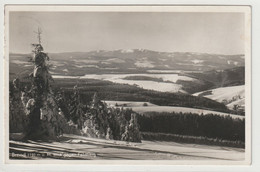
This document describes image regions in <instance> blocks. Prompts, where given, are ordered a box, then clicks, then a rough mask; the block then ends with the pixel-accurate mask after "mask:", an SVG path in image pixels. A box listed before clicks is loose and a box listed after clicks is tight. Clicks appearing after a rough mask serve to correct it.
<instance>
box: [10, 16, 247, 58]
mask: <svg viewBox="0 0 260 172" xmlns="http://www.w3.org/2000/svg"><path fill="white" fill-rule="evenodd" d="M9 22H10V28H9V29H10V30H9V37H10V42H9V43H10V44H9V47H10V52H16V53H29V52H31V46H30V44H31V43H37V38H36V35H35V34H34V31H37V28H38V26H39V27H41V28H42V31H43V35H42V37H43V40H42V41H43V46H44V48H45V51H46V52H49V53H50V52H71V51H73V52H76V51H80V52H84V51H91V50H115V49H134V48H140V49H150V50H155V51H166V52H176V51H178V52H202V53H216V54H243V53H244V42H243V39H241V38H242V37H243V34H244V15H243V13H177V12H171V13H169V12H168V13H166V12H165V13H162V12H160V13H159V12H154V13H150V12H146V13H136V12H134V13H133V12H132V13H131V12H10V20H9Z"/></svg>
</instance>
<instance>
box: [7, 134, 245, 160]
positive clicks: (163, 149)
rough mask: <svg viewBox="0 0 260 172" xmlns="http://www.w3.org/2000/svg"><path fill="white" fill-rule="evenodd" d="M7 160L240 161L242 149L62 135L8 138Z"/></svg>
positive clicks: (242, 155)
mask: <svg viewBox="0 0 260 172" xmlns="http://www.w3.org/2000/svg"><path fill="white" fill-rule="evenodd" d="M9 148H10V154H9V155H10V159H21V160H22V159H31V160H37V159H45V160H46V159H47V160H48V159H53V160H60V159H63V160H209V161H212V160H220V161H222V160H223V161H227V160H228V161H242V160H244V156H245V152H244V149H242V148H230V147H223V146H207V145H196V144H184V143H176V142H164V141H142V143H128V142H124V141H114V140H103V139H94V138H87V137H83V136H76V135H64V136H63V137H62V138H61V141H60V142H35V141H28V142H21V141H13V140H11V141H10V147H9Z"/></svg>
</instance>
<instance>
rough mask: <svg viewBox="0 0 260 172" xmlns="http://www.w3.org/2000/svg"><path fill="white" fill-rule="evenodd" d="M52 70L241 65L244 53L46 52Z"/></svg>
mask: <svg viewBox="0 0 260 172" xmlns="http://www.w3.org/2000/svg"><path fill="white" fill-rule="evenodd" d="M28 56H30V54H10V62H11V64H12V65H11V67H15V68H19V67H23V68H24V67H28V66H24V65H30V64H29V63H26V61H27V58H26V57H28ZM49 56H50V58H51V64H52V66H51V71H52V72H53V73H55V74H60V75H74V76H75V75H85V74H105V73H106V74H107V73H157V72H159V73H161V72H167V73H168V72H169V73H175V72H177V73H179V72H187V71H188V72H190V71H193V72H203V71H212V70H224V69H231V68H234V67H239V66H244V65H245V60H244V55H220V54H207V53H192V52H173V53H169V52H156V51H151V50H144V49H131V50H114V51H104V50H101V51H90V52H66V53H49Z"/></svg>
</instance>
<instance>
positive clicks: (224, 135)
mask: <svg viewBox="0 0 260 172" xmlns="http://www.w3.org/2000/svg"><path fill="white" fill-rule="evenodd" d="M138 123H139V125H140V131H141V132H152V133H170V134H178V135H187V136H203V137H207V138H218V139H224V140H230V141H241V142H244V141H245V120H244V119H243V120H241V119H239V118H236V119H233V118H231V117H230V116H219V115H213V114H206V115H203V114H201V115H199V114H193V113H175V112H172V113H167V112H161V113H158V112H148V113H146V114H142V115H138Z"/></svg>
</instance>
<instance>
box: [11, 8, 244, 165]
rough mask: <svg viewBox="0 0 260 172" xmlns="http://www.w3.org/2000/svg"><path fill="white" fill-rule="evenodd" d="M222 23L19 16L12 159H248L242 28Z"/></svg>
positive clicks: (156, 16)
mask: <svg viewBox="0 0 260 172" xmlns="http://www.w3.org/2000/svg"><path fill="white" fill-rule="evenodd" d="M216 14H217V13H216ZM216 14H215V13H214V14H211V13H207V14H197V13H196V14H195V13H194V14H193V13H192V14H188V13H187V14H186V13H181V14H179V13H174V14H173V13H163V14H162V13H151V12H147V13H141V12H140V13H139V12H138V13H128V12H126V13H120V12H118V13H116V12H110V13H106V12H104V13H98V12H88V13H84V12H80V13H73V12H72V13H64V12H57V13H52V12H50V13H49V12H47V13H42V12H32V13H25V12H17V13H12V14H10V19H11V20H10V21H11V22H10V28H11V30H10V39H11V40H10V52H9V115H8V117H7V118H6V119H7V122H8V125H9V130H8V131H9V133H8V134H9V140H8V141H9V152H8V153H9V160H11V161H17V160H26V161H29V160H34V161H35V162H37V160H91V161H92V160H177V161H180V160H184V161H190V160H201V161H211V162H212V164H214V162H215V161H221V162H227V161H228V162H242V161H244V160H245V154H246V145H247V144H248V143H247V142H246V132H245V130H246V127H247V126H246V122H245V121H246V120H247V118H248V115H249V114H247V109H246V108H248V107H246V106H245V102H246V99H247V97H246V94H245V88H246V86H247V83H246V82H245V71H246V70H248V69H247V67H246V66H245V55H244V50H243V48H244V42H243V43H240V42H239V41H237V37H238V38H240V37H239V36H240V35H242V34H243V32H242V31H243V29H237V30H236V31H234V29H230V28H236V26H237V25H239V27H238V26H237V27H238V28H240V24H241V23H243V22H238V21H240V20H242V17H241V16H240V14H234V16H233V15H231V16H229V15H230V14H228V13H223V14H221V15H220V14H218V15H216ZM222 15H223V16H222ZM226 15H227V16H229V17H230V18H237V20H238V21H237V22H234V23H231V25H232V24H234V27H231V26H230V27H229V26H227V23H230V21H229V20H228V19H229V18H228V17H225V16H226ZM31 16H37V17H38V18H39V19H38V20H37V21H41V22H42V23H43V24H42V26H44V27H42V28H41V27H38V26H37V29H36V28H33V29H34V30H30V29H31V28H30V29H29V28H28V26H31V25H33V23H32V21H31V20H32V17H31ZM47 16H49V17H47ZM50 16H51V17H50ZM187 16H188V17H187ZM171 18H172V19H173V20H171ZM216 18H218V20H217V19H216ZM169 19H170V20H169ZM191 19H192V20H191ZM20 20H21V21H23V22H20ZM215 20H216V21H218V22H219V25H216V23H215V22H214V21H215ZM226 20H227V21H226ZM184 21H185V22H184ZM201 21H203V22H202V23H201ZM223 21H226V22H224V23H223ZM232 21H233V20H232ZM44 23H45V24H44ZM53 23H55V24H53ZM176 23H177V24H176ZM207 23H209V24H208V25H207ZM50 26H51V27H50ZM75 26H77V27H75ZM241 26H243V27H244V25H242V24H241ZM65 28H66V29H65ZM190 28H192V29H190ZM193 28H194V29H193ZM223 28H225V29H223ZM53 30H54V31H53ZM240 30H242V31H240ZM23 31H24V33H25V34H24V35H21V34H20V33H21V32H23ZM30 31H31V32H32V33H34V34H36V35H33V34H32V33H31V32H30ZM236 32H239V33H236ZM240 32H242V33H240ZM224 33H226V34H224ZM230 33H232V34H230ZM31 34H32V35H31ZM229 34H230V37H228V38H229V39H225V38H226V37H227V36H226V35H229ZM34 37H35V38H36V39H32V38H34ZM212 40H214V41H212ZM227 40H232V41H231V42H229V41H227ZM239 40H240V39H239ZM30 44H31V46H30ZM29 46H30V49H29V48H28V47H29ZM241 47H242V48H241ZM30 51H31V53H30ZM115 162H116V161H115Z"/></svg>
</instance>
